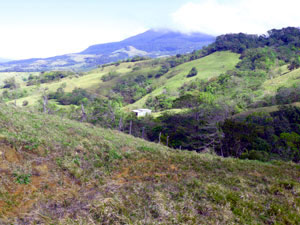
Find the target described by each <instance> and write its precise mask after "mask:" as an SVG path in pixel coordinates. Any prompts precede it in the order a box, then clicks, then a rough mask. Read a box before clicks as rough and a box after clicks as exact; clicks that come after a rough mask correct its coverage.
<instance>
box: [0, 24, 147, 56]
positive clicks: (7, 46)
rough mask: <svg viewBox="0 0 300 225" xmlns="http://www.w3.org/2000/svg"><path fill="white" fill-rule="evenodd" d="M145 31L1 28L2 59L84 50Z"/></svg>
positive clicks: (88, 27) (113, 27)
mask: <svg viewBox="0 0 300 225" xmlns="http://www.w3.org/2000/svg"><path fill="white" fill-rule="evenodd" d="M145 30H146V29H145V28H144V27H142V26H139V25H136V24H135V25H130V24H129V25H128V24H122V25H121V26H116V25H112V24H108V23H101V24H90V25H88V24H77V25H73V24H72V25H71V24H61V25H58V24H55V25H54V24H53V25H40V24H28V25H25V26H23V27H21V26H20V25H16V26H14V25H7V26H4V25H2V26H0V31H1V36H0V57H3V58H8V59H26V58H40V57H42V58H43V57H50V56H56V55H62V54H68V53H76V52H80V51H83V50H84V49H85V48H87V47H88V46H90V45H93V44H100V43H105V42H112V41H120V40H122V39H124V38H127V37H130V36H132V35H135V34H138V33H140V32H143V31H145Z"/></svg>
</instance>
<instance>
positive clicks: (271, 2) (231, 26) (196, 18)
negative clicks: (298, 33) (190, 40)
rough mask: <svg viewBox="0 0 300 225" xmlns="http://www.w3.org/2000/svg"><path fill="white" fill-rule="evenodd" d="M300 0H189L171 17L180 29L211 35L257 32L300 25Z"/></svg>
mask: <svg viewBox="0 0 300 225" xmlns="http://www.w3.org/2000/svg"><path fill="white" fill-rule="evenodd" d="M299 8H300V1H299V0H239V1H238V0H235V1H231V2H227V3H220V2H218V1H216V0H204V1H201V2H199V3H192V2H190V3H187V4H185V5H183V6H182V7H181V8H179V9H178V10H177V11H176V12H174V13H173V14H172V15H171V16H172V19H173V21H174V23H175V24H176V27H177V29H179V30H182V31H186V32H191V31H200V32H205V33H209V34H215V35H218V34H224V33H237V32H244V33H256V34H262V33H265V32H266V31H268V30H270V29H273V28H282V27H287V26H295V27H299V26H300V13H299Z"/></svg>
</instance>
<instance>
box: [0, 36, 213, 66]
mask: <svg viewBox="0 0 300 225" xmlns="http://www.w3.org/2000/svg"><path fill="white" fill-rule="evenodd" d="M214 40H215V38H214V37H213V36H210V35H206V34H202V33H192V34H189V35H187V34H183V33H179V32H173V31H168V30H160V31H159V30H157V31H155V30H149V31H146V32H145V33H142V34H139V35H136V36H134V37H130V38H127V39H125V40H123V41H120V42H114V43H107V44H99V45H94V46H90V47H89V48H87V49H86V50H84V51H82V52H79V53H72V54H66V55H62V56H55V57H50V58H36V59H25V60H18V61H10V62H4V63H1V62H0V71H4V72H26V71H30V72H36V71H49V70H75V71H86V70H90V69H92V68H96V67H97V66H98V65H101V64H106V63H111V62H116V61H118V60H123V59H127V58H129V57H133V56H137V55H139V56H147V57H154V58H155V57H161V56H169V55H176V54H183V53H188V52H192V51H193V50H197V49H201V48H202V47H203V46H205V45H209V44H211V43H212V42H213V41H214Z"/></svg>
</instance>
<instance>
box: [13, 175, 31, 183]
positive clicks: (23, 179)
mask: <svg viewBox="0 0 300 225" xmlns="http://www.w3.org/2000/svg"><path fill="white" fill-rule="evenodd" d="M13 175H14V177H15V178H16V180H15V182H16V183H18V184H30V182H31V179H30V177H31V174H17V173H14V174H13Z"/></svg>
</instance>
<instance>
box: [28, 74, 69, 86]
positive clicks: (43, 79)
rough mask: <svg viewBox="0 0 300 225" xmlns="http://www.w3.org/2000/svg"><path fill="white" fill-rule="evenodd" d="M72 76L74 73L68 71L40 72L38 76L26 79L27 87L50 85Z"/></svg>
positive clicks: (30, 76)
mask: <svg viewBox="0 0 300 225" xmlns="http://www.w3.org/2000/svg"><path fill="white" fill-rule="evenodd" d="M73 75H75V73H74V72H70V71H49V72H41V74H40V75H39V76H34V75H32V74H30V75H29V77H28V82H27V86H31V85H37V84H43V83H50V82H53V81H57V80H60V79H62V78H65V77H69V76H73Z"/></svg>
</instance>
